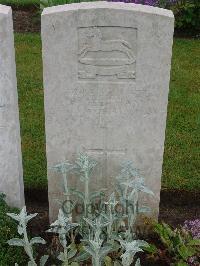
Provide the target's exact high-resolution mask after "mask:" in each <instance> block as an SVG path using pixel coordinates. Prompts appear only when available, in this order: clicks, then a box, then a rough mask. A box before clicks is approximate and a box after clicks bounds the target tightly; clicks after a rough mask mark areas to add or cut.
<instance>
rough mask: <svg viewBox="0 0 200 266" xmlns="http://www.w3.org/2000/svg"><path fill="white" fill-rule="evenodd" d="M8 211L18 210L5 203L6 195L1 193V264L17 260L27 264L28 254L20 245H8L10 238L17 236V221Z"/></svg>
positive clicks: (12, 263)
mask: <svg viewBox="0 0 200 266" xmlns="http://www.w3.org/2000/svg"><path fill="white" fill-rule="evenodd" d="M7 212H16V213H17V212H18V210H17V209H16V208H10V207H8V205H7V204H6V203H5V197H4V196H3V195H2V194H0V266H5V265H6V266H11V265H14V264H15V262H16V261H18V262H19V264H20V265H25V264H26V261H27V260H26V256H25V254H24V253H23V251H22V250H21V248H20V247H16V248H14V247H12V246H8V244H7V241H8V240H9V239H10V238H15V237H17V230H16V223H15V222H14V221H13V220H11V219H10V218H9V217H8V216H6V213H7Z"/></svg>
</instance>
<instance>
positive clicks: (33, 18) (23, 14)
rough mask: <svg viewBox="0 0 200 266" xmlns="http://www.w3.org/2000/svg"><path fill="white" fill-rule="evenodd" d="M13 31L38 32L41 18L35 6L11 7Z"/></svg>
mask: <svg viewBox="0 0 200 266" xmlns="http://www.w3.org/2000/svg"><path fill="white" fill-rule="evenodd" d="M13 25H14V32H18V33H27V32H40V28H41V20H40V12H39V9H38V8H37V7H35V6H31V7H27V8H16V7H13Z"/></svg>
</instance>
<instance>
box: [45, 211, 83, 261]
mask: <svg viewBox="0 0 200 266" xmlns="http://www.w3.org/2000/svg"><path fill="white" fill-rule="evenodd" d="M77 226H78V224H77V223H72V222H71V218H69V217H67V216H66V215H65V214H64V212H63V211H62V210H61V209H60V210H59V213H58V219H57V220H56V221H55V222H54V223H52V224H51V226H50V229H49V230H48V231H47V232H50V233H56V234H58V236H59V241H60V244H61V245H62V247H63V252H60V254H59V256H58V259H59V260H60V261H62V262H63V265H65V266H68V265H72V264H71V263H72V261H71V260H72V259H73V257H74V256H75V255H76V253H77V249H76V245H75V244H74V243H71V244H70V245H69V244H68V243H67V239H66V237H67V236H68V237H70V236H72V235H70V236H69V233H70V231H72V230H73V229H74V228H76V227H77ZM72 240H74V238H72V239H71V241H72ZM74 266H75V265H74Z"/></svg>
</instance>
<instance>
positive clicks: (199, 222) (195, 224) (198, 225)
mask: <svg viewBox="0 0 200 266" xmlns="http://www.w3.org/2000/svg"><path fill="white" fill-rule="evenodd" d="M183 228H184V229H186V230H187V231H189V232H190V233H191V234H192V236H193V238H195V239H200V219H196V220H191V221H190V220H186V221H185V222H184V225H183Z"/></svg>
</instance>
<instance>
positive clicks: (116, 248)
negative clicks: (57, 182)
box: [7, 153, 154, 266]
mask: <svg viewBox="0 0 200 266" xmlns="http://www.w3.org/2000/svg"><path fill="white" fill-rule="evenodd" d="M96 165H97V162H96V161H94V160H93V159H92V158H90V157H89V156H88V155H87V154H83V153H81V154H79V156H78V158H77V160H75V162H69V161H66V162H63V163H60V164H57V165H55V166H54V167H52V168H51V169H52V170H54V171H56V172H57V173H58V174H60V175H62V177H63V181H64V183H63V185H62V186H63V187H64V190H63V194H64V195H65V196H66V197H67V200H68V201H70V200H71V196H73V197H74V195H77V196H79V194H80V193H82V192H81V191H77V190H76V194H74V193H73V194H72V195H70V194H69V192H70V191H72V190H71V188H69V187H68V183H67V179H68V177H69V174H76V175H77V178H78V179H79V180H80V182H83V183H84V188H85V191H84V193H82V194H81V195H82V197H81V200H82V203H83V205H84V208H86V210H87V207H88V206H90V205H92V203H93V202H92V201H93V199H94V198H95V197H96V195H98V194H97V193H96V192H95V194H94V195H95V196H94V195H93V196H92V197H91V194H92V193H91V192H90V191H89V181H90V180H91V178H92V175H91V174H92V172H93V171H94V169H95V166H96ZM116 180H117V187H118V193H115V192H113V193H112V194H111V195H110V197H109V198H108V200H107V201H105V198H103V199H102V198H101V202H100V204H99V205H98V206H100V207H101V208H100V209H95V210H94V211H93V212H90V213H88V212H87V211H85V210H84V212H83V214H82V215H80V217H77V216H76V215H75V217H74V218H75V219H79V224H78V223H73V222H72V217H70V216H69V213H65V208H62V209H60V210H59V213H58V218H57V220H56V221H55V222H54V223H52V224H51V226H50V229H49V230H48V231H47V232H49V233H55V234H57V235H58V239H59V242H60V244H61V246H62V250H61V251H60V254H59V256H58V260H59V261H61V262H62V265H63V266H64V265H65V266H76V265H78V263H79V262H81V261H84V260H88V258H90V257H91V260H92V265H94V266H101V265H103V263H104V262H105V261H106V264H107V265H109V263H111V262H112V261H110V258H111V257H109V254H112V252H115V253H117V256H116V257H117V259H118V260H117V259H114V261H113V263H114V265H116V266H117V265H120V264H121V263H122V265H123V266H129V265H131V263H132V262H133V261H134V260H135V255H136V253H138V252H142V251H143V247H148V244H147V243H146V242H145V241H142V240H137V239H136V233H135V221H136V218H137V216H138V214H140V208H139V194H140V193H146V194H150V196H153V195H154V194H153V192H152V191H151V190H149V189H148V188H147V187H146V185H145V182H144V179H143V178H142V177H141V176H140V174H139V172H138V171H137V170H136V169H135V168H134V167H133V164H132V163H131V162H126V163H123V164H122V167H121V171H120V174H119V175H118V176H117V177H116ZM66 191H67V194H66ZM130 202H131V206H128V209H127V206H126V205H125V204H129V205H130ZM118 203H119V204H124V205H123V206H124V207H126V208H125V209H126V211H128V214H127V213H125V214H124V213H123V212H122V213H117V211H116V206H117V204H118ZM129 207H130V208H129ZM142 208H143V207H142ZM143 209H144V210H143V211H142V212H145V211H146V208H143ZM148 211H149V209H148ZM129 212H130V213H131V214H129ZM71 213H72V212H71ZM71 213H70V214H71ZM7 215H8V216H10V217H11V218H12V219H14V220H16V221H17V222H18V223H19V224H18V234H19V235H21V236H22V238H12V239H10V240H9V241H8V244H9V245H11V246H20V247H23V248H24V250H25V252H26V253H27V255H28V257H29V259H30V261H29V263H28V266H35V265H36V262H35V258H34V254H33V249H32V246H33V245H34V244H44V243H45V241H44V239H42V238H40V237H34V238H32V239H30V240H29V239H28V236H27V223H28V222H29V221H30V220H31V219H32V218H34V217H35V216H36V215H37V214H30V215H28V214H27V212H26V207H24V208H23V209H22V210H21V212H20V214H14V213H8V214H7ZM126 224H128V226H126ZM77 234H79V236H81V239H82V244H81V246H80V247H77V245H76V244H75V238H76V235H77ZM120 258H121V262H120ZM47 259H48V256H43V257H42V259H41V262H40V265H45V263H46V261H47ZM111 260H112V259H111ZM109 261H110V262H109ZM134 262H135V265H136V266H139V265H140V260H139V259H137V260H136V261H134ZM111 265H112V263H111Z"/></svg>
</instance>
